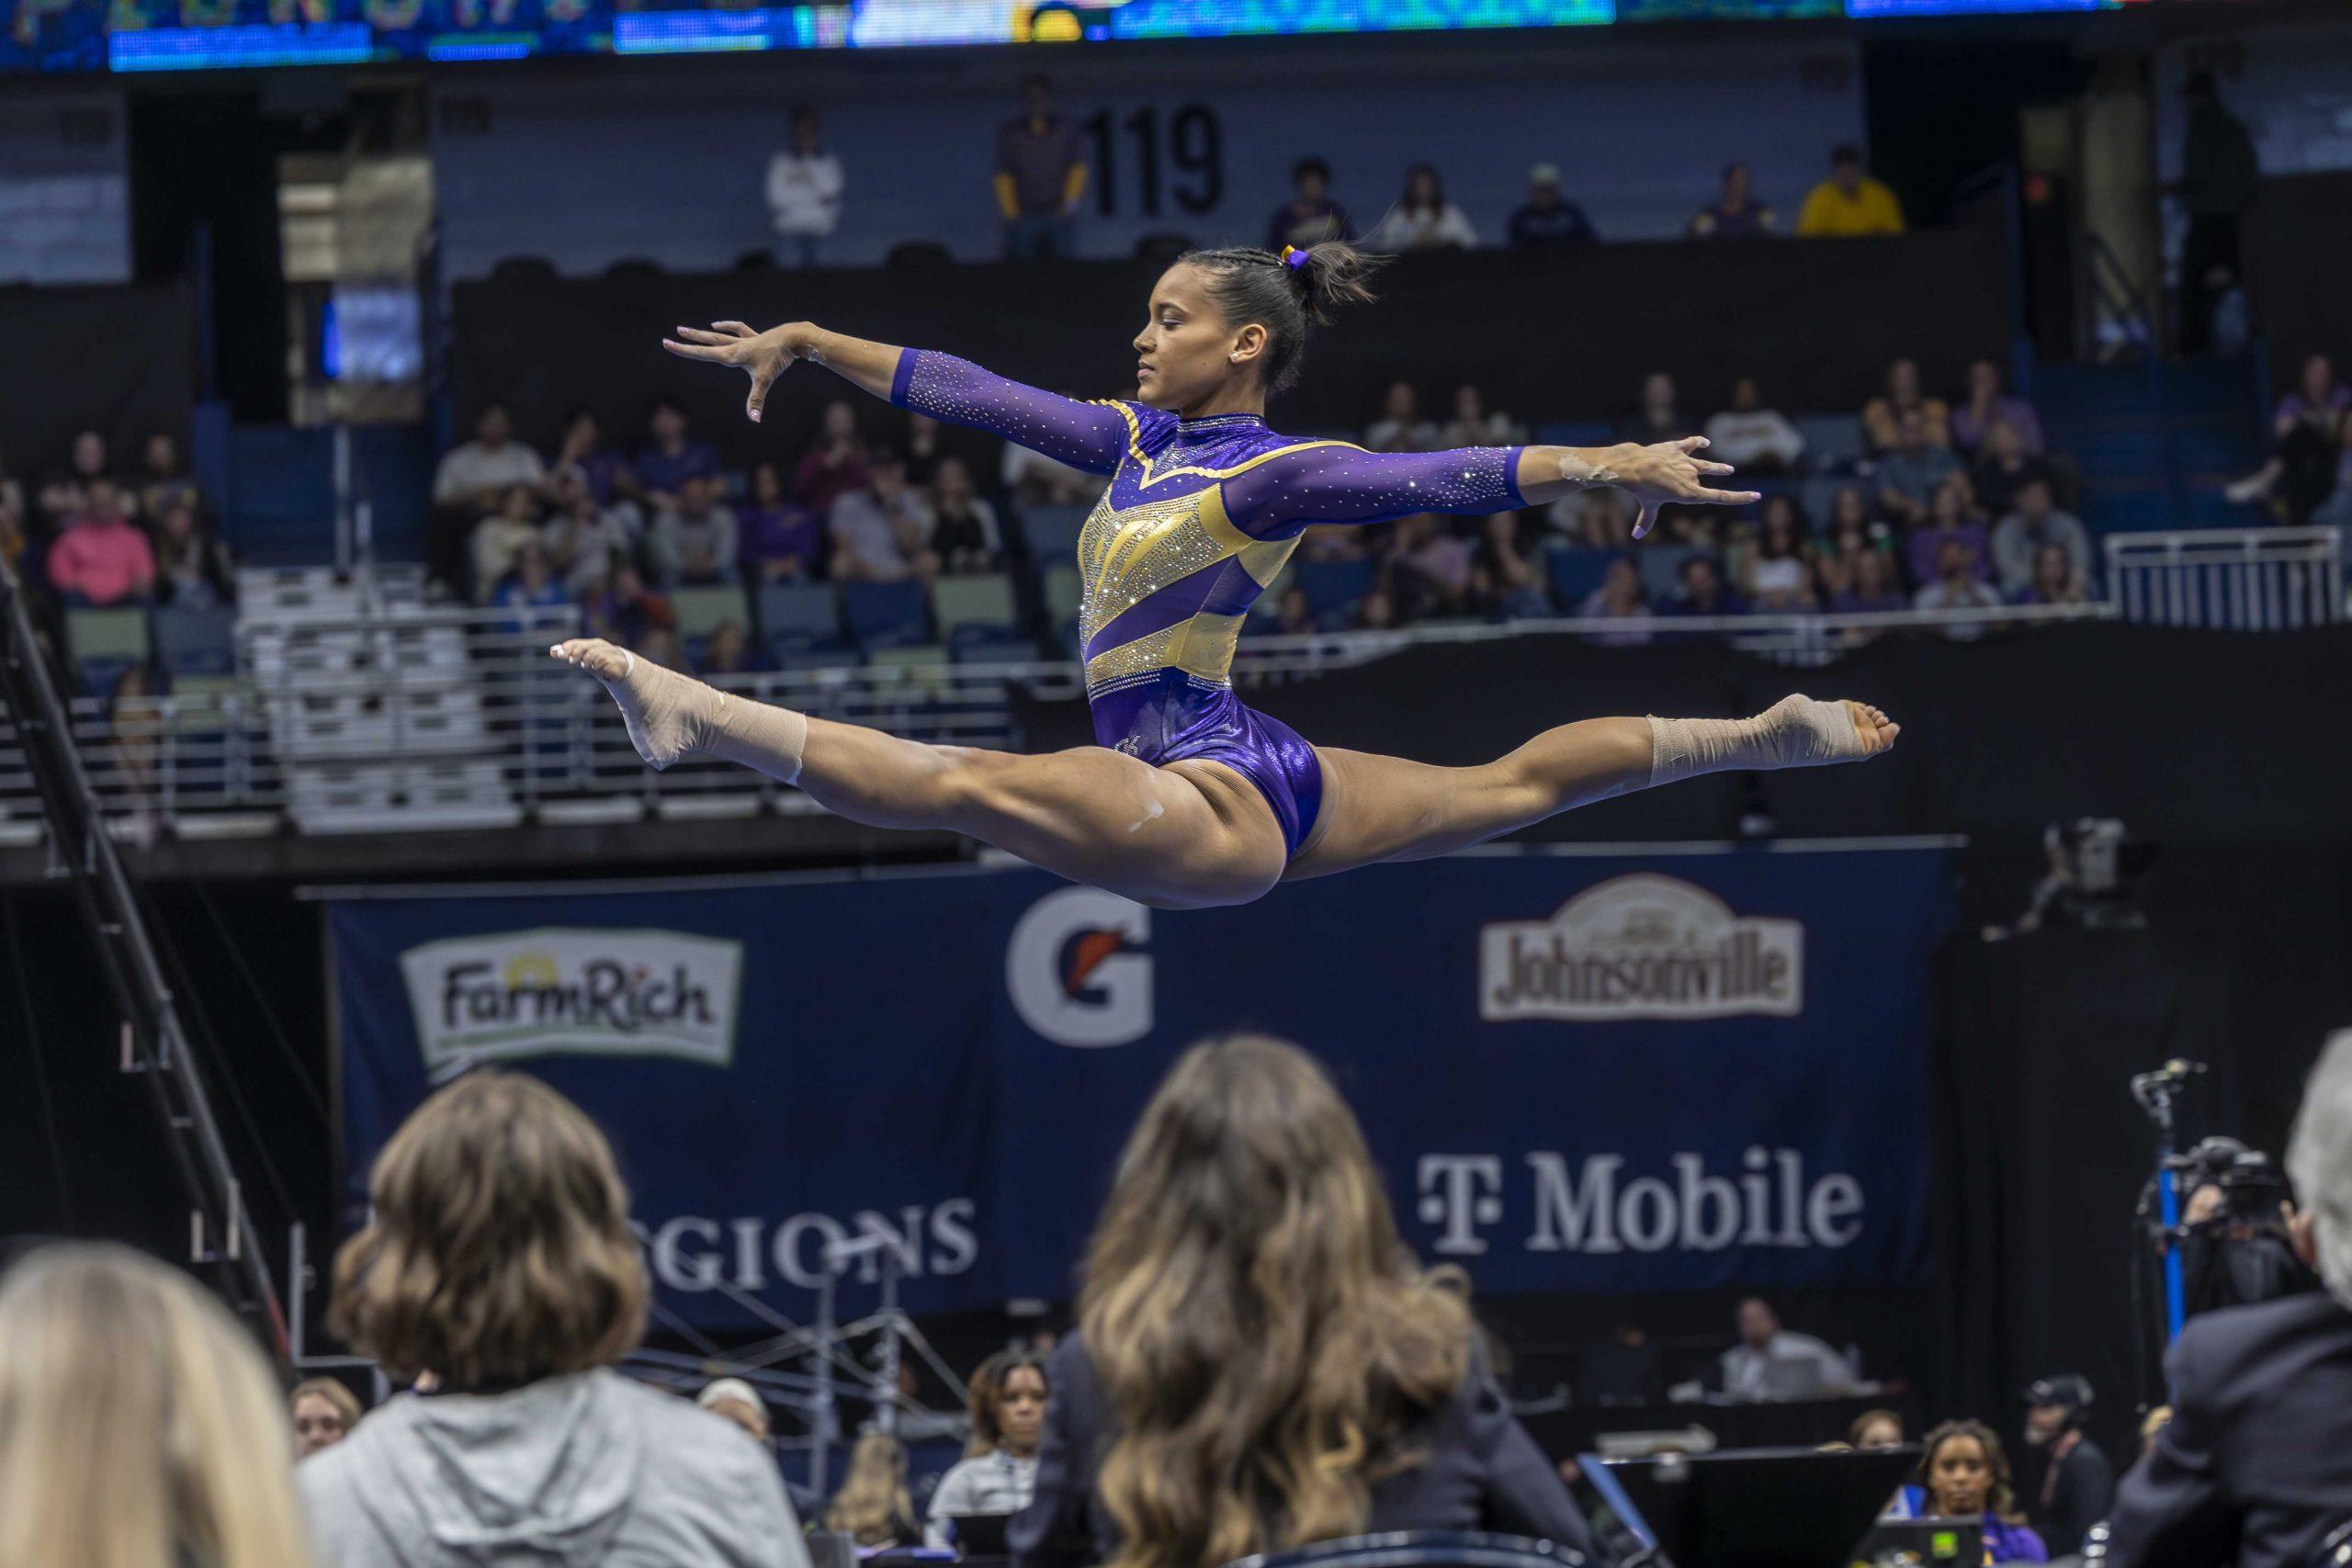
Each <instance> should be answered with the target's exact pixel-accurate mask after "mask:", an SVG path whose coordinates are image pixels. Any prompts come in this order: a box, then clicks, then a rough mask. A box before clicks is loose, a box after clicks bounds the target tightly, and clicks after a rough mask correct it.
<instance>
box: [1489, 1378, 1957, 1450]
mask: <svg viewBox="0 0 2352 1568" xmlns="http://www.w3.org/2000/svg"><path fill="white" fill-rule="evenodd" d="M1865 1410H1892V1411H1894V1413H1895V1414H1896V1415H1898V1416H1902V1417H1903V1431H1904V1434H1905V1436H1906V1437H1909V1438H1917V1437H1918V1435H1919V1413H1918V1409H1917V1401H1916V1400H1915V1399H1914V1398H1913V1396H1912V1395H1911V1394H1910V1393H1895V1392H1891V1391H1890V1392H1883V1393H1868V1394H1856V1395H1852V1396H1849V1397H1847V1398H1842V1399H1808V1400H1799V1401H1792V1402H1790V1403H1787V1404H1571V1405H1569V1406H1567V1407H1566V1408H1565V1409H1558V1410H1544V1409H1540V1408H1539V1409H1537V1410H1534V1411H1522V1412H1521V1416H1520V1420H1521V1422H1522V1423H1523V1424H1524V1425H1525V1426H1526V1427H1527V1430H1528V1433H1529V1435H1530V1436H1532V1438H1534V1439H1535V1441H1536V1445H1537V1446H1538V1447H1540V1448H1541V1449H1543V1450H1544V1452H1545V1453H1547V1454H1550V1455H1551V1456H1552V1457H1553V1458H1554V1459H1571V1458H1574V1457H1575V1456H1576V1455H1577V1454H1585V1453H1591V1452H1594V1451H1595V1450H1596V1449H1597V1448H1598V1446H1599V1445H1598V1438H1600V1434H1601V1433H1603V1432H1680V1431H1686V1430H1688V1429H1689V1428H1691V1427H1705V1428H1706V1429H1707V1431H1709V1432H1710V1433H1712V1434H1713V1437H1714V1440H1715V1441H1714V1446H1715V1449H1716V1450H1718V1451H1721V1450H1727V1449H1779V1448H1818V1447H1819V1446H1820V1445H1822V1444H1823V1443H1842V1442H1844V1441H1845V1440H1846V1431H1847V1428H1848V1427H1851V1426H1852V1425H1853V1424H1854V1418H1855V1417H1856V1416H1860V1414H1861V1413H1862V1412H1863V1411H1865Z"/></svg>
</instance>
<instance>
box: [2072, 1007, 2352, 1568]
mask: <svg viewBox="0 0 2352 1568" xmlns="http://www.w3.org/2000/svg"><path fill="white" fill-rule="evenodd" d="M2287 1169H2288V1172H2289V1174H2290V1175H2291V1176H2292V1177H2293V1179H2294V1187H2295V1191H2296V1193H2297V1195H2298V1196H2299V1197H2300V1198H2301V1201H2302V1207H2301V1212H2300V1213H2295V1214H2294V1215H2293V1217H2292V1218H2291V1219H2290V1222H2289V1223H2288V1224H2287V1226H2286V1238H2287V1241H2288V1244H2289V1246H2290V1247H2291V1248H2292V1250H2293V1252H2294V1254H2295V1256H2296V1257H2297V1258H2299V1259H2300V1260H2301V1262H2303V1263H2304V1264H2305V1265H2307V1266H2311V1267H2315V1268H2317V1269H2318V1270H2319V1273H2320V1277H2321V1279H2322V1280H2324V1283H2325V1286H2326V1289H2325V1290H2324V1292H2300V1293H2296V1294H2290V1295H2288V1296H2285V1297H2282V1298H2279V1299H2277V1300H2273V1301H2267V1302H2264V1303H2261V1304H2259V1305H2256V1306H2233V1307H2223V1308H2220V1309H2217V1310H2214V1311H2211V1312H2208V1313H2206V1314H2204V1315H2202V1316H2200V1317H2199V1318H2198V1319H2197V1320H2196V1321H2195V1322H2194V1323H2191V1324H2190V1325H2188V1328H2187V1329H2186V1330H2185V1331H2184V1332H2183V1333H2182V1334H2181V1336H2180V1337H2179V1338H2178V1339H2177V1340H2176V1341H2175V1342H2174V1344H2173V1348H2172V1354H2171V1356H2170V1358H2169V1360H2168V1362H2167V1365H2166V1371H2167V1372H2168V1374H2169V1379H2170V1382H2171V1385H2172V1393H2173V1419H2172V1423H2171V1425H2169V1426H2167V1427H2165V1428H2164V1429H2163V1430H2162V1431H2161V1432H2159V1433H2158V1434H2157V1435H2156V1438H2155V1443H2154V1447H2153V1448H2152V1449H2151V1450H2149V1452H2148V1455H2147V1457H2146V1458H2145V1459H2144V1460H2143V1461H2141V1462H2140V1464H2139V1466H2138V1467H2137V1468H2136V1469H2134V1470H2133V1471H2132V1472H2131V1473H2130V1474H2128V1475H2126V1476H2125V1477H2124V1478H2123V1483H2122V1485H2121V1486H2120V1488H2119V1489H2118V1490H2117V1493H2116V1499H2115V1509H2114V1512H2113V1514H2112V1515H2111V1516H2110V1517H2109V1550H2108V1558H2107V1562H2108V1568H2215V1565H2217V1564H2223V1563H2234V1564H2237V1565H2239V1568H2301V1565H2302V1564H2304V1563H2307V1562H2311V1561H2312V1560H2313V1553H2314V1551H2316V1549H2317V1548H2318V1546H2319V1544H2320V1542H2321V1541H2322V1540H2324V1539H2325V1538H2326V1536H2327V1534H2328V1532H2329V1531H2330V1530H2332V1529H2335V1527H2336V1526H2337V1525H2339V1524H2342V1523H2343V1522H2345V1521H2346V1519H2352V1030H2346V1031H2342V1032H2338V1033H2337V1034H2336V1035H2335V1037H2334V1038H2333V1039H2331V1040H2330V1041H2329V1042H2328V1043H2327V1046H2326V1048H2325V1049H2324V1051H2322V1052H2321V1054H2320V1060H2319V1066H2317V1067H2316V1068H2315V1069H2313V1071H2312V1077H2311V1082H2310V1084H2309V1086H2308V1087H2307V1088H2306V1089H2305V1090H2304V1094H2303V1107H2302V1111H2301V1115H2300V1116H2298V1118H2297V1119H2296V1123H2295V1134H2294V1138H2293V1141H2292V1142H2291V1144H2290V1146H2289V1148H2288V1151H2287ZM2211 1217H2212V1216H2211V1215H2208V1216H2207V1218H2208V1219H2209V1220H2210V1219H2211Z"/></svg>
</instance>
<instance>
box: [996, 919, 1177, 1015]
mask: <svg viewBox="0 0 2352 1568" xmlns="http://www.w3.org/2000/svg"><path fill="white" fill-rule="evenodd" d="M1150 936H1151V911H1150V910H1148V909H1147V908H1144V907H1143V906H1142V905H1140V904H1135V903H1130V902H1129V901H1128V900H1126V899H1125V898H1120V897H1114V896H1113V895H1111V894H1108V893H1103V892H1100V891H1098V890H1096V889H1094V888H1091V887H1066V888H1064V889H1062V890H1061V891H1060V892H1058V893H1049V894H1047V895H1046V897H1043V898H1040V899H1038V900H1037V901H1036V902H1035V904H1033V905H1031V906H1030V907H1029V912H1028V913H1027V914H1025V915H1023V916H1022V917H1021V923H1020V924H1018V925H1016V926H1014V927H1013V928H1012V942H1011V943H1010V944H1009V945H1008V946H1007V947H1006V949H1005V953H1004V985H1005V989H1006V990H1007V991H1009V992H1010V993H1012V1006H1013V1009H1014V1010H1015V1011H1017V1012H1019V1013H1020V1014H1021V1018H1022V1021H1023V1022H1024V1023H1026V1024H1028V1026H1029V1027H1030V1028H1032V1029H1034V1030H1035V1031H1036V1032H1038V1033H1040V1034H1042V1035H1044V1036H1045V1037H1046V1039H1048V1040H1050V1041H1052V1042H1053V1043H1055V1044H1057V1045H1125V1044H1128V1043H1131V1042H1134V1041H1136V1040H1140V1039H1142V1038H1143V1037H1144V1036H1145V1035H1147V1034H1148V1033H1150V1032H1151V955H1150V954H1149V953H1144V952H1141V951H1139V950H1140V948H1141V946H1142V944H1143V943H1144V942H1146V941H1147V940H1148V939H1149V937H1150Z"/></svg>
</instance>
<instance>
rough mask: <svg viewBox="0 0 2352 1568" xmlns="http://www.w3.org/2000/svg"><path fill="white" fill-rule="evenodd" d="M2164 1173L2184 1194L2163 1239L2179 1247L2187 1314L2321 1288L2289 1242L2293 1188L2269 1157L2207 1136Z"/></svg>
mask: <svg viewBox="0 0 2352 1568" xmlns="http://www.w3.org/2000/svg"><path fill="white" fill-rule="evenodd" d="M2165 1174H2166V1176H2167V1177H2168V1178H2169V1179H2171V1180H2173V1181H2174V1182H2176V1183H2177V1190H2178V1191H2179V1192H2180V1194H2181V1216H2182V1219H2181V1224H2179V1225H2178V1226H2177V1228H2176V1229H2174V1230H2173V1231H2172V1232H2171V1233H2170V1235H2169V1237H2168V1238H2165V1239H2169V1240H2171V1241H2172V1242H2174V1243H2175V1244H2177V1246H2178V1247H2179V1248H2180V1272H2181V1294H2182V1306H2183V1309H2184V1311H2185V1313H2186V1314H2187V1315H2188V1316H2191V1317H2194V1316H2196V1315H2197V1314H2199V1313H2204V1312H2211V1311H2212V1310H2213V1309H2214V1308H2216V1307H2225V1306H2250V1305H2252V1304H2253V1303H2256V1302H2267V1301H2276V1300H2278V1298H2279V1297H2281V1296H2291V1295H2298V1294H2301V1292H2305V1291H2311V1290H2316V1289H2318V1288H2319V1280H2317V1279H2316V1278H2315V1277H2314V1276H2313V1275H2312V1271H2311V1270H2310V1269H2308V1268H2306V1267H2304V1265H2303V1261H2302V1259H2301V1258H2298V1257H2296V1256H2295V1249H2294V1244H2293V1243H2292V1242H2291V1241H2290V1239H2289V1237H2288V1235H2287V1224H2286V1213H2285V1209H2284V1205H2285V1204H2286V1203H2287V1201H2289V1199H2290V1196H2291V1190H2290V1188H2289V1187H2288V1185H2287V1179H2286V1178H2285V1177H2284V1176H2283V1175H2282V1174H2280V1172H2279V1169H2278V1164H2277V1162H2276V1161H2274V1160H2272V1159H2271V1157H2270V1156H2268V1155H2267V1154H2264V1153H2263V1152H2262V1151H2261V1150H2259V1149H2256V1148H2250V1147H2248V1146H2247V1145H2245V1144H2243V1143H2241V1142H2239V1141H2238V1140H2237V1139H2235V1138H2223V1137H2212V1138H2207V1139H2205V1140H2204V1141H2203V1142H2201V1143H2199V1144H2198V1145H2196V1146H2195V1147H2194V1148H2191V1149H2189V1150H2188V1152H2187V1153H2185V1154H2179V1155H2176V1156H2173V1157H2171V1158H2170V1159H2168V1160H2166V1161H2165Z"/></svg>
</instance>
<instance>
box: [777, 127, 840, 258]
mask: <svg viewBox="0 0 2352 1568" xmlns="http://www.w3.org/2000/svg"><path fill="white" fill-rule="evenodd" d="M768 211H769V212H770V213H772V214H774V215H775V231H776V232H777V233H779V234H783V235H786V236H790V237H794V238H801V237H807V238H813V239H820V240H821V239H826V238H829V237H830V236H831V234H832V232H833V231H834V230H836V229H838V228H840V227H841V221H842V161H841V160H840V159H839V158H836V157H834V156H833V155H832V154H831V152H795V151H793V150H792V149H790V148H786V150H785V151H784V152H778V153H777V154H776V155H775V157H773V158H771V159H769V160H768Z"/></svg>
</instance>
